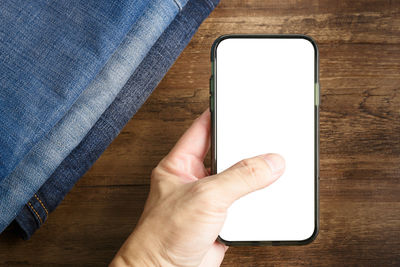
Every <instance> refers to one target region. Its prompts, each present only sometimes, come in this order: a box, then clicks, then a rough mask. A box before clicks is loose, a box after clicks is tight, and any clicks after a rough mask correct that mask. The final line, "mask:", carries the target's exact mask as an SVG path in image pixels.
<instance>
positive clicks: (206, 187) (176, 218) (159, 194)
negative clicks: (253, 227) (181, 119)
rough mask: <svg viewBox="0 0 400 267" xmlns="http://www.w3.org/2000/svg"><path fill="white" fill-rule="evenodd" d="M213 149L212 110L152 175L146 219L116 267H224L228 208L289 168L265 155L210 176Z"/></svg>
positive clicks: (127, 241) (123, 249)
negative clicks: (208, 160) (223, 241)
mask: <svg viewBox="0 0 400 267" xmlns="http://www.w3.org/2000/svg"><path fill="white" fill-rule="evenodd" d="M209 147H210V113H209V111H208V110H207V111H205V112H204V113H203V114H202V115H201V116H200V117H199V118H197V119H196V120H195V121H194V123H193V125H192V126H191V127H190V128H189V129H188V130H187V131H186V133H185V134H184V135H183V136H182V137H181V139H180V140H179V141H178V143H177V144H176V146H175V147H174V148H173V149H172V150H171V152H170V153H169V154H168V155H167V156H166V157H165V158H164V159H162V160H161V162H160V163H159V164H158V166H157V167H156V168H155V169H154V170H153V172H152V174H151V185H150V193H149V196H148V199H147V202H146V205H145V208H144V211H143V214H142V216H141V218H140V220H139V222H138V224H137V226H136V229H135V230H134V231H133V233H132V234H131V235H130V236H129V238H128V239H127V240H126V242H125V244H124V245H123V246H122V247H121V249H120V250H119V252H118V253H117V255H116V256H115V258H114V260H113V262H112V263H111V265H112V266H125V265H131V266H219V265H220V264H221V262H222V260H223V258H224V255H225V251H226V250H227V248H228V247H227V246H225V245H223V244H221V243H219V242H217V241H216V239H217V237H218V234H219V232H220V231H221V228H222V226H223V223H224V220H225V217H226V212H227V209H228V207H229V206H230V205H231V204H232V203H233V202H234V201H235V200H237V199H239V198H240V197H242V196H244V195H246V194H248V193H250V192H253V191H256V190H258V189H261V188H264V187H266V186H268V185H269V184H271V183H272V182H274V181H275V180H276V179H277V178H278V177H279V176H281V175H282V173H283V171H284V166H285V163H284V160H283V158H282V157H281V156H279V155H277V154H266V155H261V156H258V157H254V158H250V159H245V160H243V161H240V162H239V163H237V164H235V165H233V166H232V167H230V168H229V169H227V170H225V171H224V172H221V173H219V174H217V175H211V176H209V173H208V171H207V170H206V168H205V167H204V164H203V160H204V157H205V155H206V154H207V151H208V149H209Z"/></svg>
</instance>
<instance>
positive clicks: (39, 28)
mask: <svg viewBox="0 0 400 267" xmlns="http://www.w3.org/2000/svg"><path fill="white" fill-rule="evenodd" d="M147 2H148V0H141V1H139V0H119V1H115V0H59V1H46V0H36V1H22V0H2V1H0V181H1V180H3V179H4V178H5V177H6V176H8V175H9V174H10V173H11V172H12V171H13V170H14V168H15V167H16V166H17V164H18V163H19V162H20V161H21V160H22V159H23V158H24V157H25V155H26V154H27V153H28V152H29V151H30V150H31V149H32V147H33V146H34V145H35V144H36V143H37V142H38V141H39V140H41V139H42V138H43V136H44V135H45V134H47V133H48V132H49V131H50V129H52V128H53V126H54V125H55V124H56V123H57V122H58V121H59V120H60V119H61V118H62V117H63V116H64V115H65V114H66V112H67V111H68V110H69V109H70V107H71V106H72V104H73V103H74V102H75V100H76V99H77V98H78V96H79V95H80V94H81V92H82V91H83V90H84V89H85V88H86V87H87V86H88V84H89V83H90V82H91V81H92V80H93V78H94V77H95V76H96V75H97V74H98V73H99V71H100V70H101V68H102V67H103V66H104V64H105V63H106V62H107V60H108V59H109V58H110V56H111V54H112V53H113V52H114V51H115V49H116V48H117V47H118V46H119V45H120V44H121V42H122V40H123V39H124V37H125V36H126V34H127V33H128V31H129V30H130V29H131V27H132V25H133V24H134V23H135V21H136V20H137V19H138V17H139V16H140V15H141V14H142V13H143V10H144V8H145V7H146V6H147Z"/></svg>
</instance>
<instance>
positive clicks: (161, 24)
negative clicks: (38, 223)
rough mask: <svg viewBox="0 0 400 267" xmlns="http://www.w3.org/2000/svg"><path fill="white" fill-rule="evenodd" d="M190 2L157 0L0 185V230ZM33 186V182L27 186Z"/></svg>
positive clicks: (74, 145) (88, 126) (88, 128)
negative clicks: (63, 113) (61, 116)
mask: <svg viewBox="0 0 400 267" xmlns="http://www.w3.org/2000/svg"><path fill="white" fill-rule="evenodd" d="M185 4H186V0H181V1H179V2H178V1H176V0H152V1H150V3H149V4H148V6H147V8H146V9H145V10H144V13H143V14H142V16H141V17H140V18H139V19H138V20H137V22H136V23H135V24H134V25H133V27H132V28H131V30H130V31H129V33H128V34H127V36H126V38H125V39H124V41H123V42H122V44H121V45H120V46H119V47H118V49H117V50H116V52H115V53H114V54H113V55H112V56H111V58H110V59H109V60H108V62H107V64H106V65H105V66H104V68H103V69H102V70H101V72H100V73H99V74H98V75H97V76H96V78H95V79H94V80H93V81H92V83H90V84H89V86H88V87H87V88H86V89H85V90H84V91H83V93H82V94H81V95H80V96H79V98H78V99H77V101H76V102H75V103H74V105H73V106H72V107H71V109H70V110H69V111H68V112H67V114H66V115H65V116H64V117H63V118H62V119H61V120H60V121H59V122H58V123H57V124H56V125H55V126H54V127H53V129H51V131H50V132H49V134H47V135H46V136H45V137H44V138H43V139H42V140H40V141H39V142H38V143H37V144H36V145H35V146H34V147H33V148H32V150H31V151H30V152H29V153H28V155H27V156H25V158H24V159H23V160H22V161H21V162H20V164H18V166H17V167H16V168H15V169H14V171H13V172H12V173H11V174H10V175H9V176H8V177H6V178H5V180H3V182H2V183H0V214H2V216H1V218H0V229H4V227H6V226H7V225H8V224H9V223H10V222H11V221H12V220H13V219H14V217H15V216H16V213H17V212H18V211H19V210H20V209H21V208H22V207H23V205H24V204H26V203H27V201H28V200H29V199H30V198H31V197H32V195H33V194H34V193H35V192H36V191H37V190H39V188H40V187H41V186H42V185H43V183H44V182H45V181H46V180H47V179H48V178H49V177H50V175H51V174H52V173H53V172H54V170H55V169H56V168H57V167H58V166H59V165H60V163H61V162H62V161H63V160H64V159H65V157H66V156H68V154H69V153H70V152H71V151H72V149H74V148H75V147H76V146H77V145H78V144H79V143H80V141H81V140H82V138H83V137H84V136H85V135H86V134H87V133H88V132H89V130H90V129H91V128H92V126H93V125H94V124H95V122H96V121H97V120H98V119H99V117H100V116H101V114H103V112H104V111H105V109H106V108H107V107H108V106H109V105H110V104H111V102H112V101H113V100H114V99H115V97H116V95H117V94H118V92H119V91H120V90H121V88H122V87H123V86H124V84H125V83H126V81H127V80H128V78H129V77H130V75H131V74H132V73H133V71H134V70H135V69H136V68H137V66H138V65H139V63H140V62H141V61H142V59H143V58H144V57H145V55H146V54H147V52H148V51H149V50H150V48H151V47H152V46H153V44H154V43H155V42H156V41H157V39H158V38H159V37H160V35H161V34H162V33H163V32H164V30H165V29H166V28H167V26H168V25H169V24H170V23H171V21H172V20H173V18H174V17H175V16H176V14H177V13H178V12H179V10H180V8H182V7H183V6H184V5H185ZM27 185H28V186H27Z"/></svg>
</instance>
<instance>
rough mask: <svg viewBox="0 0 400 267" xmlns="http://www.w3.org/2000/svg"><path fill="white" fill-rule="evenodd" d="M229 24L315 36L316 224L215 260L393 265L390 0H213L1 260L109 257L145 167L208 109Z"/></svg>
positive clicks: (398, 27)
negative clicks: (129, 114) (137, 103)
mask: <svg viewBox="0 0 400 267" xmlns="http://www.w3.org/2000/svg"><path fill="white" fill-rule="evenodd" d="M227 33H303V34H308V35H310V36H312V37H313V38H315V39H316V41H317V42H318V44H319V48H320V57H321V59H320V71H321V87H322V103H321V113H320V116H321V124H320V127H321V182H320V208H321V209H320V223H321V229H320V233H319V236H318V238H317V240H316V241H315V242H313V243H312V244H310V245H308V246H302V247H241V248H231V249H230V250H229V251H228V253H227V255H226V258H225V261H224V263H223V266H270V265H274V266H275V265H276V266H297V265H307V266H308V265H314V266H342V265H361V266H366V265H367V266H369V265H371V266H387V265H397V266H399V265H400V186H399V183H400V1H395V0H392V1H389V0H387V1H386V0H381V1H378V0H370V1H354V0H343V1H339V0H337V1H336V0H334V1H332V0H322V1H312V0H297V1H294V0H271V1H267V0H265V1H263V0H249V1H240V0H222V3H220V5H219V6H218V7H217V9H216V10H215V11H214V12H213V13H212V14H211V16H210V17H209V18H208V19H207V20H206V21H205V22H204V23H203V25H202V26H201V27H200V29H199V31H198V32H197V34H196V35H195V36H194V38H193V40H192V41H191V42H190V44H189V46H188V47H187V48H186V49H185V50H184V52H183V53H182V55H181V56H180V57H179V59H178V60H177V62H176V63H175V64H174V66H173V67H172V68H171V69H170V71H169V72H168V74H167V75H166V76H165V78H164V80H163V81H162V82H161V83H160V85H159V86H158V88H157V89H156V91H155V92H154V94H153V95H152V96H151V97H150V98H149V99H148V101H147V102H146V103H145V104H144V106H143V107H142V109H141V110H140V111H139V112H138V113H137V115H136V116H135V117H134V118H133V119H132V120H131V121H130V122H129V123H128V125H127V126H126V127H125V128H124V130H123V131H122V132H121V134H120V135H119V136H118V138H117V139H116V140H115V141H114V142H113V143H112V144H111V145H110V147H109V148H108V149H107V150H106V152H105V153H104V154H103V155H102V156H101V158H100V159H99V160H98V161H97V162H96V164H95V165H94V166H93V168H92V169H91V170H90V171H89V172H88V173H87V174H86V175H85V176H84V177H83V178H82V179H81V180H80V181H79V182H78V184H77V185H76V186H75V187H74V188H73V190H72V191H71V193H70V194H68V196H67V197H66V199H65V200H64V202H63V203H62V204H61V205H60V207H59V208H58V209H57V210H56V211H55V212H54V213H53V214H51V215H50V218H49V219H48V221H47V222H46V223H45V225H44V226H43V227H42V228H41V229H40V230H39V231H37V232H36V233H35V235H34V236H33V238H32V239H31V240H29V241H23V240H21V239H19V238H17V237H15V236H14V235H13V234H12V233H11V232H9V231H7V232H5V233H4V234H2V235H1V236H0V264H2V265H11V266H14V265H32V264H40V265H56V264H71V265H84V266H88V265H96V266H97V265H105V264H107V263H108V262H109V261H110V260H111V259H112V257H113V255H114V253H115V252H116V251H117V250H118V248H119V247H120V245H121V244H122V243H123V241H124V239H125V238H126V237H127V236H128V234H129V233H130V232H131V231H132V229H133V228H134V226H135V224H136V222H137V220H138V218H139V216H140V213H141V211H142V207H143V204H144V201H145V199H146V195H147V192H148V189H149V174H150V172H151V170H152V168H153V167H154V166H156V164H157V163H158V161H159V160H160V159H161V158H162V157H163V156H164V155H166V153H167V152H168V151H169V150H170V148H171V147H172V146H173V145H174V143H175V142H176V140H177V139H178V138H179V136H180V135H181V134H182V133H183V132H184V131H185V129H186V128H187V127H188V126H189V125H190V123H191V122H192V120H193V119H194V118H196V117H197V116H198V115H199V114H200V113H201V112H202V111H203V110H204V109H206V108H207V106H208V77H209V75H210V60H209V51H210V46H211V44H212V42H213V40H214V39H215V38H216V37H218V36H219V35H222V34H227ZM208 160H209V158H208Z"/></svg>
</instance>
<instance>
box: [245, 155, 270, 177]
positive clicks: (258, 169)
mask: <svg viewBox="0 0 400 267" xmlns="http://www.w3.org/2000/svg"><path fill="white" fill-rule="evenodd" d="M240 167H241V168H240V169H241V170H242V171H243V172H244V173H245V174H246V175H250V176H252V177H259V176H260V175H261V174H262V172H263V170H264V169H265V168H264V166H263V164H262V162H260V160H259V159H257V158H251V159H244V160H242V161H240Z"/></svg>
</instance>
